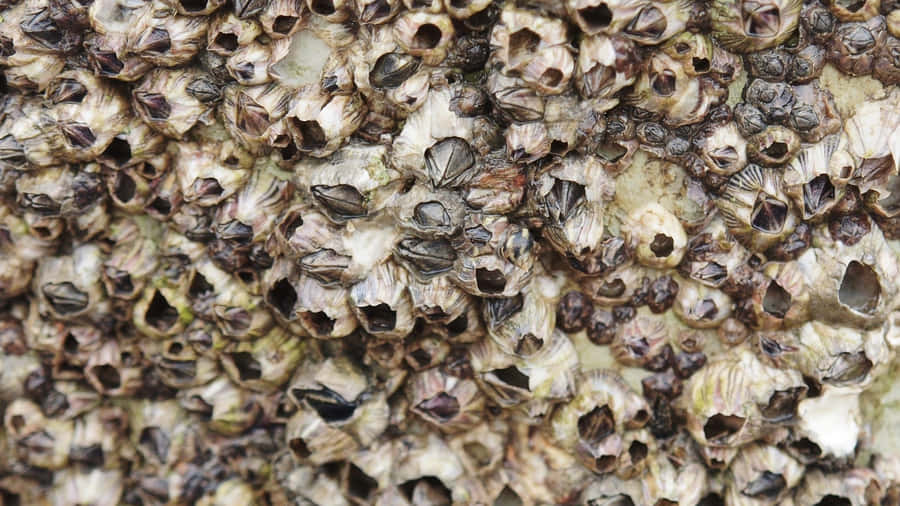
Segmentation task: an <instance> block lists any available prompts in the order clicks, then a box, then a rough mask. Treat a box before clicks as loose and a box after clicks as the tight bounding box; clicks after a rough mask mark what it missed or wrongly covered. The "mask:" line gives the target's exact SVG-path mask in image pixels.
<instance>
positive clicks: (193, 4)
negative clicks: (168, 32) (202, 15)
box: [178, 0, 208, 12]
mask: <svg viewBox="0 0 900 506" xmlns="http://www.w3.org/2000/svg"><path fill="white" fill-rule="evenodd" d="M207 3H208V2H207V0H178V5H180V6H181V8H182V9H184V12H203V11H204V10H206V6H207Z"/></svg>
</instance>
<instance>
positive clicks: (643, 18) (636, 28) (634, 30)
mask: <svg viewBox="0 0 900 506" xmlns="http://www.w3.org/2000/svg"><path fill="white" fill-rule="evenodd" d="M667 26H668V22H667V21H666V16H665V14H663V13H662V11H660V10H659V9H658V8H657V7H654V6H653V5H648V6H646V7H644V8H642V9H641V11H640V12H638V14H637V16H635V17H634V18H632V19H631V21H629V22H628V24H627V25H626V26H625V30H624V31H625V33H626V34H628V35H631V36H633V37H638V38H641V39H645V40H648V41H653V40H657V39H659V38H660V37H662V35H663V33H665V31H666V27H667Z"/></svg>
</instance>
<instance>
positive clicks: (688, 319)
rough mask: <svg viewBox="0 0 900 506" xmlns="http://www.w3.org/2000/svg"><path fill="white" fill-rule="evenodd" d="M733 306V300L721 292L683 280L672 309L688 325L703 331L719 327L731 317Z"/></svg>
mask: <svg viewBox="0 0 900 506" xmlns="http://www.w3.org/2000/svg"><path fill="white" fill-rule="evenodd" d="M731 305H732V301H731V298H730V297H728V295H726V294H725V293H724V292H722V291H721V290H719V289H717V288H713V287H708V286H705V285H703V284H700V283H697V282H695V281H692V280H683V281H682V282H681V283H680V284H679V287H678V295H677V296H676V297H675V303H674V305H673V307H672V309H673V310H674V311H675V314H676V315H677V316H678V318H679V319H680V320H681V321H682V322H684V323H685V324H686V325H688V326H690V327H693V328H700V329H703V328H714V327H718V326H719V325H720V324H721V323H722V321H723V320H725V319H726V318H728V317H729V316H731Z"/></svg>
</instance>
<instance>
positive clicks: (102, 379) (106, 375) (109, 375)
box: [87, 364, 122, 392]
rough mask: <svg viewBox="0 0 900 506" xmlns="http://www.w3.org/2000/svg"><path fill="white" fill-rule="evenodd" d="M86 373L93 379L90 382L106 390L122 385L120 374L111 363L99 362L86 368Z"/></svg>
mask: <svg viewBox="0 0 900 506" xmlns="http://www.w3.org/2000/svg"><path fill="white" fill-rule="evenodd" d="M87 374H88V375H89V376H90V377H91V379H93V380H94V381H92V383H97V384H99V385H100V386H102V387H103V389H104V390H105V391H107V392H109V391H112V390H115V389H117V388H119V387H120V386H122V376H121V375H120V374H119V370H118V369H116V368H115V366H113V365H110V364H100V365H95V366H92V367H90V368H89V369H88V370H87Z"/></svg>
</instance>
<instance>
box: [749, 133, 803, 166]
mask: <svg viewBox="0 0 900 506" xmlns="http://www.w3.org/2000/svg"><path fill="white" fill-rule="evenodd" d="M799 149H800V137H799V136H798V135H797V134H796V133H795V132H794V131H793V130H789V129H787V128H785V127H783V126H781V125H774V126H770V127H768V128H766V129H765V130H763V131H762V132H760V133H758V134H756V135H754V136H753V137H751V138H750V139H749V141H748V142H747V158H749V159H750V161H751V162H754V163H758V164H759V165H762V166H764V167H776V166H780V165H784V164H785V163H787V162H788V161H789V160H791V159H792V158H794V155H795V154H796V153H797V151H798V150H799Z"/></svg>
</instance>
